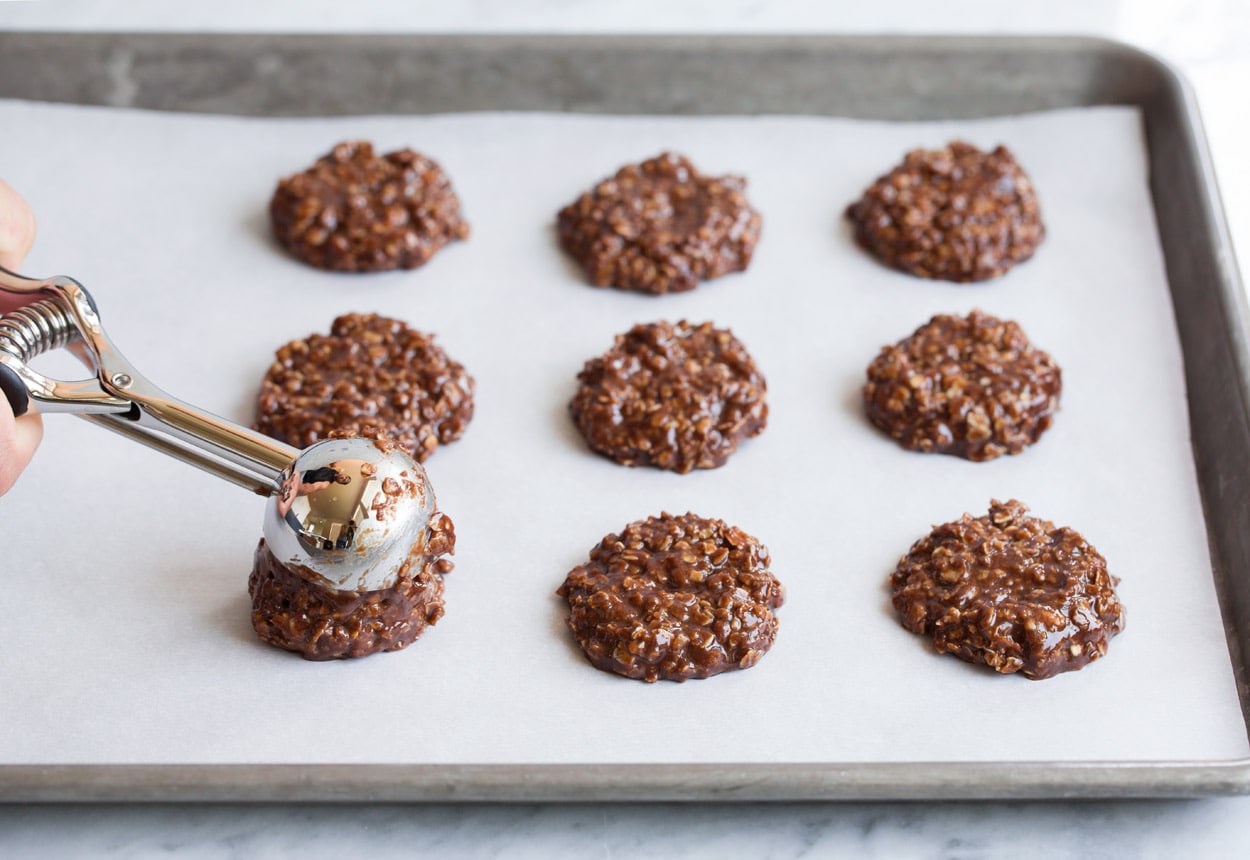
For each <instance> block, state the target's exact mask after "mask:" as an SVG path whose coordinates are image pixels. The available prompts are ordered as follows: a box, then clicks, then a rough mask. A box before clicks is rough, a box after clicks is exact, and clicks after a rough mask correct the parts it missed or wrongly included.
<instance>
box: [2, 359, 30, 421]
mask: <svg viewBox="0 0 1250 860" xmlns="http://www.w3.org/2000/svg"><path fill="white" fill-rule="evenodd" d="M0 391H3V392H4V397H5V399H6V400H8V401H9V406H11V407H13V414H14V415H25V414H26V410H27V409H29V408H30V394H29V393H28V392H27V391H26V385H25V384H24V383H23V382H22V379H21V377H19V376H18V375H17V374H16V373H15V372H14V371H13V368H11V367H9V366H8V365H7V364H0Z"/></svg>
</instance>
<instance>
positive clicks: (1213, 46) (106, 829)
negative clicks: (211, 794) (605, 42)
mask: <svg viewBox="0 0 1250 860" xmlns="http://www.w3.org/2000/svg"><path fill="white" fill-rule="evenodd" d="M0 30H62V31H73V30H84V31H92V30H112V31H129V30H150V31H160V30H169V31H216V32H231V31H233V32H282V31H304V32H735V33H783V32H784V33H789V32H915V33H924V32H928V33H937V32H946V33H951V32H967V33H994V32H1011V33H1088V34H1095V35H1102V36H1107V37H1110V38H1116V39H1120V40H1123V41H1128V42H1131V43H1133V44H1136V45H1139V46H1141V47H1144V48H1146V49H1148V50H1151V51H1154V52H1155V53H1158V54H1160V55H1161V56H1163V57H1164V58H1165V59H1167V60H1169V61H1171V62H1173V63H1174V64H1176V65H1177V66H1178V67H1179V68H1180V69H1181V70H1182V71H1183V72H1184V73H1185V75H1186V76H1187V77H1188V78H1189V80H1190V82H1191V83H1192V84H1193V85H1194V88H1195V90H1196V92H1197V93H1198V98H1199V102H1200V104H1201V107H1202V110H1203V116H1204V122H1205V124H1206V127H1207V132H1208V135H1209V138H1210V143H1211V149H1212V152H1213V155H1214V159H1215V163H1216V169H1217V173H1218V174H1219V179H1220V183H1221V190H1222V194H1223V199H1224V206H1225V210H1226V212H1227V215H1228V219H1229V224H1230V228H1231V232H1232V234H1233V240H1234V247H1235V249H1236V251H1237V252H1238V255H1239V257H1240V259H1242V260H1248V259H1250V170H1246V169H1245V168H1244V166H1243V153H1246V152H1250V114H1248V113H1247V111H1246V110H1245V86H1246V82H1248V81H1250V48H1248V47H1247V46H1250V3H1247V2H1245V0H1188V2H1186V0H1122V2H1115V0H1050V2H1046V3H1040V2H1039V3H1032V4H1006V3H1001V2H998V0H948V2H946V3H945V4H932V3H925V2H920V0H897V2H895V3H892V4H843V3H827V2H822V0H773V2H767V0H684V2H682V3H672V2H669V0H634V2H630V3H625V2H605V0H599V2H596V0H462V2H460V3H446V2H442V3H438V2H431V0H355V2H353V3H351V4H343V3H340V2H331V0H303V2H295V0H281V2H278V0H271V2H267V3H256V2H254V0H216V2H212V3H207V2H204V3H178V4H174V3H167V2H161V0H131V2H128V3H124V4H123V3H120V2H109V0H62V2H57V3H51V2H45V3H35V2H0ZM1243 271H1244V266H1243ZM1243 280H1244V276H1243ZM1131 718H1132V715H1126V719H1131ZM1246 844H1250V798H1219V799H1211V800H1198V801H1171V802H1161V801H1152V802H1129V801H1122V802H1113V801H1096V802H1095V801H1079V802H1053V803H949V804H900V803H895V804H878V803H847V804H771V805H769V804H756V805H739V806H735V805H724V804H692V805H674V804H669V805H611V804H585V805H563V804H544V805H506V806H505V805H484V806H476V805H439V806H420V805H358V806H316V805H287V804H275V805H185V806H159V805H104V806H55V805H10V806H0V856H3V857H16V858H25V857H101V856H108V857H146V856H151V855H157V854H166V853H177V854H180V855H183V856H191V857H236V856H237V857H257V856H264V857H271V856H273V857H282V856H309V855H314V856H371V857H377V858H384V857H393V856H412V855H418V856H423V857H456V858H461V857H465V858H470V857H496V856H499V857H544V858H559V857H592V856H593V857H645V856H689V857H770V858H790V857H823V856H844V855H850V856H856V857H870V858H871V857H934V858H980V857H998V856H1012V857H1026V858H1027V857H1042V856H1045V857H1091V856H1097V857H1107V858H1116V857H1172V856H1178V855H1182V854H1183V855H1185V856H1192V857H1225V856H1241V855H1243V854H1244V853H1245V849H1244V846H1245V845H1246Z"/></svg>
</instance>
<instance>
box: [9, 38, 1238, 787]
mask: <svg viewBox="0 0 1250 860" xmlns="http://www.w3.org/2000/svg"><path fill="white" fill-rule="evenodd" d="M0 97H3V98H21V99H31V100H41V101H53V102H68V103H77V104H94V105H108V106H115V107H137V108H146V109H154V110H167V111H195V112H201V113H226V114H238V115H261V116H331V115H342V114H388V113H393V114H423V113H434V112H445V111H475V110H541V111H573V112H583V113H618V114H630V113H646V114H685V115H690V114H769V113H776V114H809V115H825V116H843V117H852V118H866V119H893V120H926V119H948V118H949V119H955V118H971V117H979V116H992V115H1000V114H1015V113H1022V112H1028V111H1035V110H1045V109H1051V108H1063V107H1079V106H1087V105H1104V104H1119V105H1132V106H1136V107H1138V108H1139V109H1140V110H1141V111H1142V114H1143V116H1144V121H1145V126H1146V135H1147V141H1148V146H1149V162H1150V168H1151V190H1152V193H1153V197H1154V202H1155V211H1156V215H1157V219H1158V227H1159V232H1160V234H1161V238H1162V243H1163V247H1164V252H1165V257H1166V267H1167V273H1168V278H1169V282H1170V286H1171V292H1172V300H1173V305H1174V308H1175V313H1176V320H1177V324H1178V329H1179V334H1180V339H1181V345H1182V348H1183V352H1184V356H1185V376H1186V380H1187V386H1188V396H1189V411H1190V424H1191V430H1192V440H1193V456H1194V460H1195V464H1196V468H1197V473H1198V478H1199V484H1200V490H1201V495H1202V502H1203V506H1204V510H1205V516H1206V523H1207V531H1208V537H1209V542H1210V549H1211V557H1212V564H1213V571H1212V574H1213V576H1214V579H1215V583H1216V587H1217V590H1218V592H1219V596H1220V600H1221V608H1222V611H1223V615H1224V620H1225V626H1226V631H1227V639H1228V645H1229V651H1230V654H1231V657H1232V663H1233V667H1234V671H1235V674H1236V678H1237V684H1238V691H1239V698H1240V701H1241V704H1242V712H1243V714H1246V713H1247V704H1248V702H1250V691H1248V690H1247V687H1246V666H1245V655H1246V653H1247V637H1248V636H1250V529H1247V528H1246V525H1247V516H1246V514H1247V511H1250V481H1247V480H1246V476H1247V475H1250V349H1248V347H1247V326H1246V321H1247V308H1246V301H1245V296H1244V293H1243V291H1242V287H1241V283H1240V281H1239V278H1238V274H1237V269H1236V265H1235V262H1234V259H1233V254H1232V250H1231V245H1230V240H1229V237H1228V233H1227V230H1226V227H1225V224H1224V220H1223V216H1222V213H1221V210H1220V202H1219V197H1218V192H1217V190H1216V186H1215V181H1214V176H1213V171H1212V167H1211V162H1210V157H1209V155H1208V152H1207V146H1206V142H1205V139H1204V136H1203V132H1202V127H1201V123H1200V120H1199V118H1198V113H1197V108H1196V105H1195V101H1194V97H1193V95H1192V93H1191V92H1190V90H1189V89H1188V87H1187V86H1186V84H1185V83H1184V81H1183V80H1182V79H1181V78H1180V77H1179V76H1178V75H1177V74H1176V73H1175V72H1174V71H1173V70H1171V69H1169V68H1168V67H1167V66H1166V65H1164V64H1163V63H1161V62H1159V61H1158V60H1156V59H1154V58H1152V57H1150V56H1148V55H1146V54H1143V53H1141V52H1139V51H1136V50H1134V49H1132V48H1128V47H1125V46H1123V45H1118V44H1115V43H1111V42H1106V41H1101V40H1094V39H1084V38H1000V37H993V38H979V37H978V38H971V37H968V38H964V37H955V38H946V37H943V38H930V37H686V36H677V37H662V38H656V37H647V38H640V37H529V36H498V37H460V36H437V37H375V36H363V37H360V36H353V37H323V36H247V35H226V36H221V35H212V36H194V35H162V34H144V35H128V34H120V35H117V34H110V35H99V34H82V35H66V34H37V33H36V34H0ZM1247 792H1250V758H1248V759H1236V760H1221V761H1167V762H1144V763H1136V762H1134V763H1123V762H1105V761H1081V762H1063V763H1054V762H1033V763H1018V762H1011V763H1005V762H1004V763H994V762H980V763H945V762H935V763H926V762H907V763H854V764H838V763H827V764H745V765H727V764H716V765H655V764H647V765H586V766H575V765H474V766H447V765H381V766H378V765H370V766H367V767H364V766H354V765H330V764H298V765H243V764H231V765H185V764H157V765H146V764H145V765H124V764H118V765H56V766H37V765H4V766H0V800H4V801H19V800H20V801H104V800H143V801H154V800H162V801H168V800H182V801H192V800H195V801H219V800H309V801H367V800H421V801H465V800H492V801H520V800H525V801H556V800H562V801H566V800H574V801H576V800H604V799H617V800H736V801H745V800H834V799H858V800H865V799H929V798H932V799H956V798H995V799H1001V798H1039V797H1046V798H1061V797H1167V796H1197V795H1209V794H1239V793H1247Z"/></svg>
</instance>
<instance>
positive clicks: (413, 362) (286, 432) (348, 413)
mask: <svg viewBox="0 0 1250 860" xmlns="http://www.w3.org/2000/svg"><path fill="white" fill-rule="evenodd" d="M473 389H474V383H473V378H472V377H471V376H469V374H468V373H467V372H466V371H465V369H464V366H463V365H461V364H459V363H457V362H455V361H452V360H451V359H450V358H448V356H447V353H445V352H443V350H442V348H441V347H439V346H438V345H437V344H435V343H434V338H433V336H432V335H426V334H422V333H421V332H418V331H415V330H413V329H410V328H408V326H407V325H405V324H404V323H402V322H399V321H398V320H393V319H387V318H386V317H381V316H378V315H377V314H345V315H343V316H341V317H339V318H338V319H336V320H335V321H334V324H333V325H332V326H331V327H330V333H329V335H321V334H313V335H309V336H308V337H307V338H305V339H304V340H295V341H291V342H290V343H288V344H286V345H285V346H283V347H281V348H279V349H278V351H277V353H276V355H275V358H274V363H273V364H272V365H271V366H270V367H269V371H268V372H267V373H266V374H265V378H264V380H263V381H262V382H261V386H260V395H259V397H258V399H257V406H256V423H255V424H254V425H253V426H254V427H255V429H257V430H259V431H260V432H262V433H265V434H268V435H269V436H272V437H274V438H275V439H279V440H281V441H283V442H286V443H288V444H290V445H294V446H296V447H297V448H306V447H308V446H309V445H311V444H313V443H314V442H319V441H321V440H322V439H325V438H328V436H329V434H330V433H331V432H332V431H335V430H340V431H348V432H351V431H355V432H360V431H362V430H363V429H364V428H365V427H367V426H374V427H376V428H377V429H378V430H380V431H381V432H382V433H384V434H386V435H387V436H389V437H390V438H392V439H393V440H395V441H396V442H397V443H399V444H400V445H402V446H403V447H404V448H405V449H407V451H408V452H409V453H410V454H412V456H413V457H414V458H415V459H416V460H417V461H418V462H424V461H425V460H426V459H427V458H428V457H429V456H430V455H431V454H432V453H434V450H435V449H436V448H437V447H438V446H439V445H445V444H447V443H448V442H452V441H455V440H456V439H458V438H460V435H461V434H462V433H464V430H465V427H466V426H468V423H469V420H470V419H471V418H472V417H473Z"/></svg>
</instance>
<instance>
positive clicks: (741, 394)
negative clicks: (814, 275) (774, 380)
mask: <svg viewBox="0 0 1250 860" xmlns="http://www.w3.org/2000/svg"><path fill="white" fill-rule="evenodd" d="M577 378H578V380H579V381H580V382H581V387H580V388H578V390H577V393H576V394H575V395H574V396H573V400H572V402H571V403H570V404H569V412H570V413H571V414H572V416H573V420H574V422H575V423H576V424H577V427H578V429H579V430H581V432H582V435H583V436H584V437H586V442H587V443H588V444H589V445H590V447H591V448H593V449H594V450H595V451H598V452H599V453H600V454H603V455H604V456H606V457H609V458H611V459H613V460H615V461H616V462H618V463H623V464H625V465H627V466H655V467H657V468H661V469H671V470H672V471H674V472H679V473H686V472H689V471H691V470H692V469H712V468H716V467H717V466H721V465H724V463H725V462H726V461H727V460H728V459H729V455H730V454H732V453H733V452H734V451H736V450H737V449H738V443H739V442H741V441H742V440H743V439H746V438H749V437H751V436H757V435H759V434H760V433H761V432H763V430H764V426H765V424H767V422H768V404H767V403H766V402H765V399H764V397H765V392H766V389H767V386H766V384H765V382H764V377H763V375H762V374H761V373H760V372H759V369H758V368H757V367H756V366H755V361H754V360H753V359H752V358H751V356H750V354H749V353H748V352H747V351H746V347H744V346H743V345H742V343H741V342H739V341H738V339H737V338H735V337H734V336H733V333H732V332H730V331H729V330H728V329H718V328H714V327H713V326H712V324H711V323H702V324H700V325H697V326H696V325H691V324H690V323H688V322H686V321H685V320H682V321H680V322H678V323H677V324H676V325H674V324H673V323H668V322H657V323H650V324H647V325H636V326H634V327H633V328H632V329H630V330H629V331H628V332H626V333H625V334H623V335H618V336H617V337H616V341H615V343H614V344H613V346H612V348H611V349H610V350H608V351H607V352H606V353H605V354H604V355H603V356H601V357H599V358H594V359H591V360H590V361H588V362H586V365H585V367H584V368H583V369H582V372H581V373H579V374H578V376H577Z"/></svg>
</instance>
